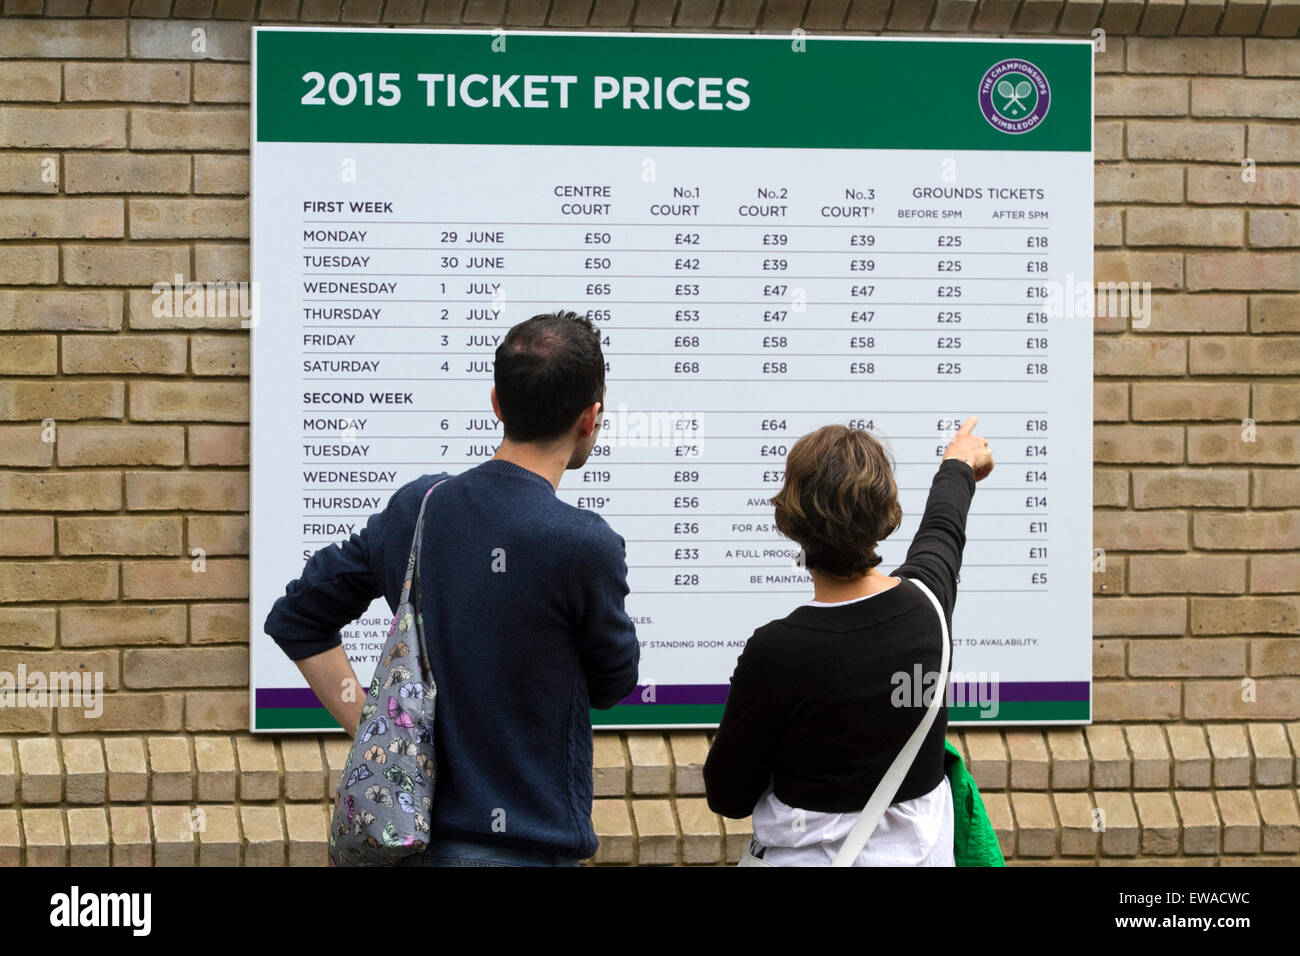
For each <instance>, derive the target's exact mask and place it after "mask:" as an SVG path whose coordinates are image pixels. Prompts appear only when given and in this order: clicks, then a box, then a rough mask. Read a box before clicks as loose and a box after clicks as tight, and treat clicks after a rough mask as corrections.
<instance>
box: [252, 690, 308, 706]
mask: <svg viewBox="0 0 1300 956" xmlns="http://www.w3.org/2000/svg"><path fill="white" fill-rule="evenodd" d="M257 706H258V707H320V706H322V705H321V702H320V701H319V700H318V699H317V698H316V695H315V693H313V692H312V689H311V688H310V687H259V688H258V689H257Z"/></svg>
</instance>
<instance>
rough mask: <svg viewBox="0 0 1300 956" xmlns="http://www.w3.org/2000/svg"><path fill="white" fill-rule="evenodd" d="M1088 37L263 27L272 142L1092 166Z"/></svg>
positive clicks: (262, 86)
mask: <svg viewBox="0 0 1300 956" xmlns="http://www.w3.org/2000/svg"><path fill="white" fill-rule="evenodd" d="M1092 57H1093V49H1092V44H1091V42H1089V41H1087V40H1043V41H1025V40H971V39H954V40H941V39H910V38H909V39H894V38H879V37H833V38H831V37H812V36H801V35H783V36H779V37H778V36H752V35H744V36H741V35H719V36H713V35H680V34H670V33H656V34H644V33H637V34H622V33H605V32H597V31H592V32H587V33H581V34H577V33H549V32H538V31H525V32H520V33H509V32H504V31H500V30H497V31H464V30H457V31H416V30H342V29H328V28H327V29H298V28H286V29H279V28H266V27H259V28H255V30H254V60H255V64H256V72H255V75H256V78H257V79H256V82H257V91H256V98H255V99H256V108H255V115H256V119H255V123H254V131H253V135H254V138H255V139H256V140H257V141H260V142H303V143H482V144H515V145H528V144H537V145H592V146H642V145H654V146H725V147H778V148H779V147H799V148H809V147H812V148H826V149H951V150H957V149H971V150H1028V151H1034V150H1041V151H1082V152H1088V151H1090V150H1091V148H1092Z"/></svg>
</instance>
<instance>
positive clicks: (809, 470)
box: [772, 425, 903, 578]
mask: <svg viewBox="0 0 1300 956" xmlns="http://www.w3.org/2000/svg"><path fill="white" fill-rule="evenodd" d="M772 505H773V506H774V507H775V508H776V527H777V530H778V531H780V532H781V533H782V534H783V535H785V536H786V537H787V538H789V539H790V540H792V541H794V542H795V543H797V544H799V545H801V546H802V547H803V550H804V564H805V565H806V566H807V567H808V568H809V569H811V570H815V571H819V572H821V573H822V574H825V575H828V576H829V577H833V578H856V577H861V576H862V575H864V574H866V573H867V572H868V571H869V570H870V569H871V568H874V567H875V566H876V565H878V564H879V563H880V562H881V560H882V559H881V557H880V555H878V554H876V551H875V548H876V545H877V544H879V543H880V542H881V541H882V540H884V539H885V538H887V537H889V535H891V534H893V533H894V531H896V530H897V529H898V526H899V525H900V524H901V523H902V521H903V510H902V508H900V507H899V505H898V485H897V483H896V482H895V481H894V464H893V462H892V461H891V460H890V458H889V456H888V454H887V453H886V451H885V449H884V446H882V445H881V444H880V442H879V441H877V440H876V439H875V438H874V437H873V436H872V435H871V433H870V432H865V431H858V430H856V429H852V428H845V427H844V426H843V425H826V426H824V427H822V428H819V429H817V431H815V432H812V433H811V434H808V435H805V436H804V437H803V438H800V439H799V440H798V441H797V442H795V444H794V447H793V448H791V449H790V454H789V455H788V456H787V457H786V460H785V485H784V486H783V487H782V488H781V490H780V492H778V493H777V495H776V497H774V498H773V499H772Z"/></svg>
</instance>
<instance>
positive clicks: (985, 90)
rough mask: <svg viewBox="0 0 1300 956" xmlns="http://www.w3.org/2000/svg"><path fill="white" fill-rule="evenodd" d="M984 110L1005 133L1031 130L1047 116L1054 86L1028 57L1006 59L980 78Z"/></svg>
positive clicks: (982, 110)
mask: <svg viewBox="0 0 1300 956" xmlns="http://www.w3.org/2000/svg"><path fill="white" fill-rule="evenodd" d="M979 101H980V111H981V112H982V113H983V114H984V118H985V119H986V120H988V121H989V124H990V125H991V126H994V127H996V128H997V129H1000V130H1002V132H1004V133H1027V132H1029V131H1030V130H1031V129H1033V128H1034V127H1035V126H1037V125H1038V124H1039V123H1041V122H1042V121H1043V118H1044V117H1045V116H1047V110H1048V108H1049V107H1050V106H1051V104H1052V88H1051V87H1050V86H1048V85H1047V77H1045V76H1044V75H1043V71H1042V70H1040V69H1039V68H1038V67H1036V66H1034V64H1032V63H1030V62H1029V61H1028V60H1020V59H1012V60H1002V61H1001V62H1000V63H994V64H993V65H992V66H991V67H989V69H988V72H987V73H985V74H984V78H983V79H982V80H980V89H979Z"/></svg>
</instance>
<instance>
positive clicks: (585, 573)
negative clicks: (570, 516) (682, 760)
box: [569, 519, 641, 710]
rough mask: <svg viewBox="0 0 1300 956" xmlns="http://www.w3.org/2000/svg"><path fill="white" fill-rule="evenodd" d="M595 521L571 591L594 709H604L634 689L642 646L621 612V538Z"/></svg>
mask: <svg viewBox="0 0 1300 956" xmlns="http://www.w3.org/2000/svg"><path fill="white" fill-rule="evenodd" d="M597 520H598V521H599V522H600V524H599V525H597V526H596V527H595V528H593V529H592V532H591V533H590V534H588V536H587V538H586V540H585V541H584V542H583V543H582V544H581V545H579V547H578V550H577V552H576V553H575V554H574V558H573V565H572V567H571V568H570V571H569V586H570V588H571V589H572V590H573V591H574V592H576V599H577V602H578V604H577V606H578V614H579V620H580V621H581V622H582V623H581V625H580V630H579V633H578V640H579V651H580V653H581V655H582V669H583V671H584V672H585V673H586V675H587V693H588V696H589V697H590V699H591V706H592V707H595V708H596V709H597V710H606V709H608V708H610V707H613V706H614V705H615V704H617V703H618V702H619V701H621V700H622V699H623V698H624V697H626V696H627V695H628V694H630V693H632V691H634V690H636V680H637V667H638V665H639V664H640V662H641V643H640V642H639V641H638V640H637V637H636V625H635V624H633V623H632V619H631V618H629V617H628V616H627V612H626V611H625V610H624V608H623V601H624V598H626V597H627V592H628V586H627V560H626V557H625V554H624V542H623V539H622V538H621V537H619V536H618V535H617V534H615V533H614V530H613V529H612V528H610V527H609V525H607V524H605V523H604V520H603V519H597Z"/></svg>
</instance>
